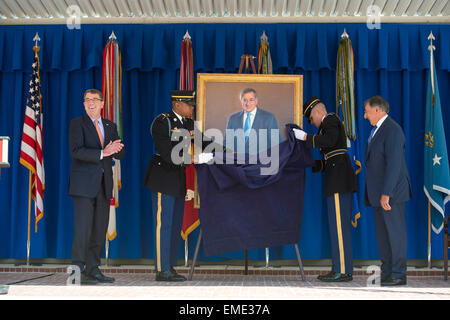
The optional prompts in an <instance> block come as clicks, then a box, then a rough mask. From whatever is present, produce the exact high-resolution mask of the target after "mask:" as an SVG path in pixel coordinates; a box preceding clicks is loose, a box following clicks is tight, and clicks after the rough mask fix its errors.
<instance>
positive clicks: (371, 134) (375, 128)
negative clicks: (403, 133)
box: [367, 126, 378, 143]
mask: <svg viewBox="0 0 450 320" xmlns="http://www.w3.org/2000/svg"><path fill="white" fill-rule="evenodd" d="M377 128H378V127H377V126H374V127H373V128H372V131H370V136H369V139H368V140H367V142H368V143H370V141H372V138H373V134H374V133H375V130H377Z"/></svg>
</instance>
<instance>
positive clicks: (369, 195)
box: [364, 96, 412, 286]
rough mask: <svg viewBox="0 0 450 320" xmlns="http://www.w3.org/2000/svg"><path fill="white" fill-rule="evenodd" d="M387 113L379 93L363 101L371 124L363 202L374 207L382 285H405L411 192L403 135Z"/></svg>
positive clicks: (365, 116)
mask: <svg viewBox="0 0 450 320" xmlns="http://www.w3.org/2000/svg"><path fill="white" fill-rule="evenodd" d="M388 112H389V103H388V102H387V101H386V100H385V99H383V98H382V97H380V96H374V97H372V98H369V99H367V100H366V101H365V102H364V118H365V119H367V120H369V122H370V124H371V125H372V126H373V128H372V131H371V132H370V135H369V139H368V141H367V146H366V152H365V168H366V188H365V193H364V202H365V204H366V206H371V207H373V216H374V222H375V234H376V239H377V245H378V252H379V253H380V259H381V285H382V286H397V285H405V284H406V242H407V236H406V224H405V202H406V201H408V200H409V199H411V198H412V192H411V184H410V180H409V176H408V169H407V168H406V161H405V147H406V141H405V135H404V134H403V130H402V128H401V127H400V126H399V125H398V124H397V123H396V122H395V121H394V120H393V119H392V118H391V117H389V116H388Z"/></svg>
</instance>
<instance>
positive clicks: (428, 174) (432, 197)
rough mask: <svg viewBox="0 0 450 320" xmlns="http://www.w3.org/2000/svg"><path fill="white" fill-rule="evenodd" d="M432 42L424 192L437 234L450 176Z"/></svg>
mask: <svg viewBox="0 0 450 320" xmlns="http://www.w3.org/2000/svg"><path fill="white" fill-rule="evenodd" d="M428 39H429V40H430V41H431V44H430V46H429V47H428V49H429V50H430V70H429V71H428V88H427V100H426V116H425V145H424V187H423V189H424V192H425V195H426V196H427V198H428V201H429V205H428V214H429V223H430V224H431V227H432V228H433V231H434V232H435V233H440V232H441V230H442V228H443V220H444V216H445V204H446V203H447V202H448V201H449V200H450V173H449V164H448V153H447V143H446V141H445V132H444V124H443V121H442V111H441V100H440V98H439V88H438V81H437V75H436V69H435V66H434V57H433V50H434V49H435V47H434V46H433V43H432V41H433V40H435V38H434V36H433V34H432V33H431V34H430V36H429V37H428ZM429 241H430V239H429ZM429 244H430V242H429ZM429 254H430V253H429Z"/></svg>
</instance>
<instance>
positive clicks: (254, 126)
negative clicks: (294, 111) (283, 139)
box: [225, 88, 280, 154]
mask: <svg viewBox="0 0 450 320" xmlns="http://www.w3.org/2000/svg"><path fill="white" fill-rule="evenodd" d="M240 99H241V106H242V110H241V111H238V112H235V113H233V114H231V115H230V116H229V117H228V121H227V130H234V134H233V139H230V137H229V136H228V134H227V136H226V137H225V140H230V141H232V140H234V141H233V142H234V144H233V147H232V148H230V149H231V150H234V151H237V152H246V153H251V154H256V153H260V152H262V151H265V150H267V149H269V148H271V147H273V146H275V145H278V143H279V142H280V135H279V131H278V121H277V118H276V117H275V116H274V115H273V114H272V113H270V112H268V111H265V110H263V109H261V108H260V107H259V105H258V95H257V93H256V90H255V89H253V88H246V89H244V90H242V91H241V93H240ZM237 129H242V130H243V133H244V135H243V136H241V139H240V137H239V134H237V132H236V130H237ZM260 130H267V131H266V139H261V138H262V137H263V135H262V136H260V135H261V133H262V132H261V133H260ZM272 130H275V131H274V135H273V137H274V138H275V139H272ZM229 143H230V142H229ZM229 143H228V144H229ZM228 144H227V142H226V143H225V147H227V148H229V147H231V146H229V145H228Z"/></svg>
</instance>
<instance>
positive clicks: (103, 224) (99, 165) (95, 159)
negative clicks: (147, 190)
mask: <svg viewBox="0 0 450 320" xmlns="http://www.w3.org/2000/svg"><path fill="white" fill-rule="evenodd" d="M103 105H104V101H103V97H102V93H101V92H100V91H98V90H96V89H89V90H87V91H86V92H85V94H84V108H85V110H86V115H84V116H81V117H79V118H76V119H73V120H72V121H71V123H70V131H69V147H70V156H71V157H72V166H71V169H70V180H69V195H70V196H72V200H73V209H74V210H73V215H74V238H73V245H72V264H73V265H76V266H78V267H79V268H80V271H81V284H95V283H97V282H113V281H114V279H113V278H110V277H106V276H104V275H103V274H102V273H101V272H100V269H99V268H98V266H99V265H100V259H101V254H102V251H103V245H104V243H105V237H106V230H107V228H108V220H109V204H110V200H111V198H112V190H113V173H112V158H113V157H114V158H115V159H122V158H123V156H124V155H125V150H124V149H123V144H122V143H121V141H120V138H119V135H118V133H117V127H116V125H115V124H114V123H113V122H111V121H109V120H107V119H103V118H102V117H101V110H102V109H103Z"/></svg>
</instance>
